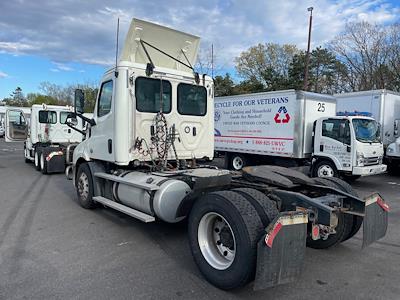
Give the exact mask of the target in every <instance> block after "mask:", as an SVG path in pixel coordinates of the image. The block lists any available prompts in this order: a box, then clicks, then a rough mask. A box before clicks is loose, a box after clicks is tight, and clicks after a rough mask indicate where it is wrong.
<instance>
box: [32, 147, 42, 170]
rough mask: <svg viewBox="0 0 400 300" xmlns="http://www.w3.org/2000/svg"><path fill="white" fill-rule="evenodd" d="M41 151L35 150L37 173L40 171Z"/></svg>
mask: <svg viewBox="0 0 400 300" xmlns="http://www.w3.org/2000/svg"><path fill="white" fill-rule="evenodd" d="M40 154H41V153H40V151H39V150H36V149H35V155H34V162H35V169H36V171H40Z"/></svg>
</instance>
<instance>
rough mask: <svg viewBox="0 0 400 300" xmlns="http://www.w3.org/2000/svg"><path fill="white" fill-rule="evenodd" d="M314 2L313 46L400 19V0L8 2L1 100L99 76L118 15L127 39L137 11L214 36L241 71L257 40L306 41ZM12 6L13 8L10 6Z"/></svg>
mask: <svg viewBox="0 0 400 300" xmlns="http://www.w3.org/2000/svg"><path fill="white" fill-rule="evenodd" d="M309 6H313V7H314V13H313V14H314V24H313V38H312V46H313V47H316V46H319V45H324V44H325V43H326V42H328V41H329V40H330V39H332V38H333V37H334V36H335V35H337V34H338V33H340V32H341V31H342V30H343V28H344V25H345V24H346V22H354V21H362V20H366V21H369V22H371V23H378V24H382V23H383V24H388V23H393V22H399V21H400V1H398V0H391V1H390V0H341V1H335V0H285V1H276V0H253V1H243V0H242V1H239V0H203V1H195V0H186V1H181V0H170V1H163V0H151V1H141V0H121V1H111V2H110V1H107V0H87V1H79V0H69V1H51V0H35V1H32V0H29V1H28V0H13V1H1V2H0V12H3V13H1V14H0V99H2V98H4V97H7V96H8V95H9V94H10V93H11V92H12V91H13V90H14V89H15V88H16V87H17V86H20V87H21V88H22V90H23V92H24V93H25V94H26V93H29V92H38V85H39V83H40V82H43V81H49V82H51V83H56V84H61V85H65V84H69V83H79V82H97V81H98V80H99V79H100V77H101V75H102V73H103V72H104V70H105V69H106V68H107V67H109V66H110V65H111V64H112V63H113V61H114V53H115V50H114V47H115V46H114V45H115V27H116V20H117V18H118V17H119V18H120V20H121V32H120V38H121V40H122V41H123V40H124V37H125V34H126V31H127V29H128V27H129V23H130V20H131V18H132V17H137V18H141V19H145V20H148V21H152V22H157V23H160V24H163V25H166V26H170V27H173V28H176V29H179V30H183V31H186V32H190V33H193V34H196V35H198V36H200V37H201V38H202V52H203V53H206V52H207V49H209V48H210V45H211V43H213V44H214V49H215V53H216V65H217V71H218V72H219V73H221V74H223V73H225V72H226V71H228V72H234V58H235V57H237V56H238V55H239V54H240V52H241V51H243V50H246V49H247V48H248V47H250V46H252V45H255V44H257V43H265V42H277V43H292V44H296V45H297V46H298V47H299V48H303V49H304V48H305V46H306V41H307V26H308V12H307V7H309ZM4 12H7V13H4Z"/></svg>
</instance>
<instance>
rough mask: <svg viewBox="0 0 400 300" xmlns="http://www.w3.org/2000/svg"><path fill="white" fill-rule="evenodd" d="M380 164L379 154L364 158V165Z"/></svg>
mask: <svg viewBox="0 0 400 300" xmlns="http://www.w3.org/2000/svg"><path fill="white" fill-rule="evenodd" d="M378 164H379V157H378V156H374V157H366V158H364V166H372V165H378Z"/></svg>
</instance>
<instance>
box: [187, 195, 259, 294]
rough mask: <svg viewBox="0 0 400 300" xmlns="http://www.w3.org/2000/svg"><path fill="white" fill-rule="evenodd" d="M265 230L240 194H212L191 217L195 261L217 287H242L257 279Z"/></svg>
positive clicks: (201, 200) (199, 204) (196, 205)
mask: <svg viewBox="0 0 400 300" xmlns="http://www.w3.org/2000/svg"><path fill="white" fill-rule="evenodd" d="M263 229H264V227H263V224H262V222H261V220H260V217H259V216H258V214H257V211H256V210H255V209H254V207H253V206H252V205H251V204H250V203H249V202H248V201H247V200H246V199H245V198H244V197H243V196H241V195H240V194H238V193H235V192H232V191H218V192H212V193H208V194H206V195H204V196H203V197H201V198H200V199H199V200H197V201H196V202H195V204H194V206H193V208H192V211H191V213H190V216H189V229H188V231H189V243H190V248H191V252H192V255H193V258H194V261H195V263H196V264H197V266H198V268H199V269H200V271H201V273H202V274H203V275H204V277H205V278H206V279H207V280H208V281H209V282H210V283H212V284H213V285H215V286H216V287H218V288H221V289H224V290H229V289H234V288H239V287H242V286H244V285H245V284H247V283H248V282H249V281H251V280H253V279H254V275H255V269H256V259H257V243H258V240H259V239H260V237H261V236H262V234H263V233H264V231H263Z"/></svg>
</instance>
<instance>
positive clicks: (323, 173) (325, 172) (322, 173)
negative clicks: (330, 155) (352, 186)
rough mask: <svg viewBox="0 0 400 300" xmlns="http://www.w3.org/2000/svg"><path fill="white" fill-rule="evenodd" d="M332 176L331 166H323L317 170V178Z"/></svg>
mask: <svg viewBox="0 0 400 300" xmlns="http://www.w3.org/2000/svg"><path fill="white" fill-rule="evenodd" d="M334 174H335V172H334V171H333V169H332V167H331V166H328V165H323V166H320V167H319V168H318V177H333V176H334Z"/></svg>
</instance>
